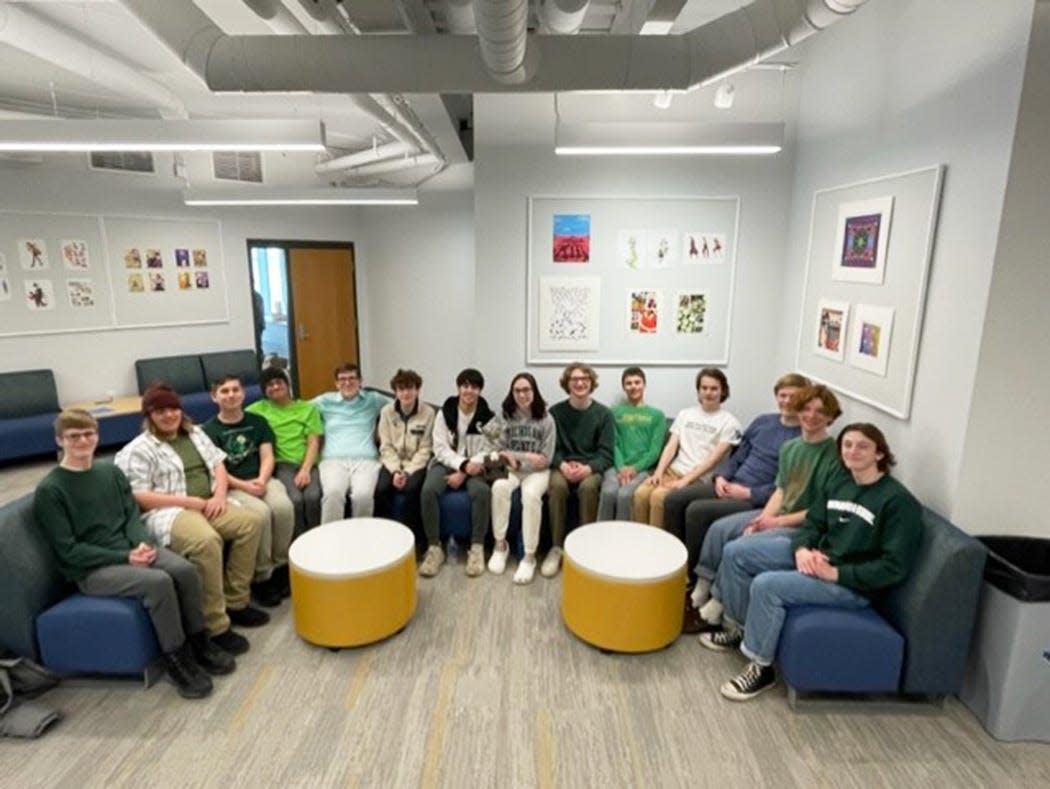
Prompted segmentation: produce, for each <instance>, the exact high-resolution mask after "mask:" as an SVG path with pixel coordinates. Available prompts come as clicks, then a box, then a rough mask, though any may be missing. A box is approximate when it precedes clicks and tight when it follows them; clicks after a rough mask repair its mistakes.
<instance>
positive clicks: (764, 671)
mask: <svg viewBox="0 0 1050 789" xmlns="http://www.w3.org/2000/svg"><path fill="white" fill-rule="evenodd" d="M776 684H777V672H776V670H775V669H774V668H773V667H772V666H760V665H759V664H758V663H755V662H754V661H752V662H750V663H748V664H747V668H745V669H744V670H743V671H741V672H740V673H739V674H737V675H736V676H735V677H733V678H732V679H731V680H729V681H728V682H726V683H725V684H723V685H722V688H721V690H722V695H723V696H725V697H726V698H727V699H732V700H733V701H747V700H748V699H753V698H754V697H755V696H757V695H758V694H759V693H761V692H762V691H764V690H769V689H770V688H771V687H773V686H774V685H776Z"/></svg>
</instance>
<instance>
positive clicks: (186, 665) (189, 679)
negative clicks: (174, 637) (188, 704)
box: [163, 645, 211, 699]
mask: <svg viewBox="0 0 1050 789" xmlns="http://www.w3.org/2000/svg"><path fill="white" fill-rule="evenodd" d="M186 653H187V650H186V648H185V645H183V647H180V648H179V649H177V650H176V651H174V652H169V653H167V654H166V655H164V656H163V658H164V669H165V671H166V672H167V674H168V679H170V680H171V681H172V683H173V684H174V685H175V689H176V690H178V692H179V695H180V696H182V697H183V698H184V699H203V698H204V697H205V696H207V695H208V694H209V693H211V680H210V679H209V678H208V675H207V674H205V673H204V672H203V671H201V670H200V667H199V666H198V665H197V664H196V662H194V660H193V657H192V655H187V654H186Z"/></svg>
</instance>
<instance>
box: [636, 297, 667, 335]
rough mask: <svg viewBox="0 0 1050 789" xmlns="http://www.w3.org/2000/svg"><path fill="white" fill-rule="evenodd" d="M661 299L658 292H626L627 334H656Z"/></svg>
mask: <svg viewBox="0 0 1050 789" xmlns="http://www.w3.org/2000/svg"><path fill="white" fill-rule="evenodd" d="M662 302H663V298H662V297H661V295H660V291H659V290H636V289H634V288H630V289H628V291H627V332H628V334H656V332H657V330H658V329H659V324H660V306H661V303H662Z"/></svg>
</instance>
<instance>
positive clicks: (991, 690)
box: [959, 537, 1050, 742]
mask: <svg viewBox="0 0 1050 789" xmlns="http://www.w3.org/2000/svg"><path fill="white" fill-rule="evenodd" d="M977 539H979V540H980V541H981V542H982V543H984V545H985V547H987V548H988V561H987V563H986V564H985V570H984V579H985V581H984V588H983V590H982V593H981V610H980V612H979V613H978V617H977V628H976V630H975V632H974V640H973V644H972V645H971V648H970V656H969V660H968V662H967V667H966V675H965V677H964V678H963V687H962V691H961V692H960V693H959V698H960V699H961V700H962V702H963V703H964V704H965V705H966V706H967V707H969V708H970V710H971V711H972V712H973V713H974V714H975V715H976V716H977V717H978V718H979V719H980V721H981V723H982V724H983V725H984V727H985V728H986V729H987V730H988V732H989V733H990V734H991V735H992V736H993V737H995V738H997V739H1000V740H1042V741H1044V742H1050V714H1048V711H1050V539H1041V538H1037V537H978V538H977Z"/></svg>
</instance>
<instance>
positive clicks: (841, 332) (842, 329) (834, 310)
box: [813, 299, 849, 362]
mask: <svg viewBox="0 0 1050 789" xmlns="http://www.w3.org/2000/svg"><path fill="white" fill-rule="evenodd" d="M848 323H849V302H848V301H832V300H830V299H821V300H820V301H819V302H818V303H817V321H816V326H815V327H814V329H815V331H814V333H813V339H814V345H813V352H814V353H816V354H818V355H820V356H823V357H825V358H827V359H834V360H835V361H836V362H841V361H842V360H843V358H845V350H846V328H847V325H848Z"/></svg>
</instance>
